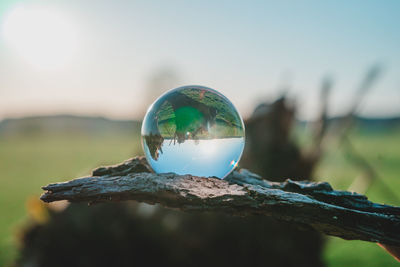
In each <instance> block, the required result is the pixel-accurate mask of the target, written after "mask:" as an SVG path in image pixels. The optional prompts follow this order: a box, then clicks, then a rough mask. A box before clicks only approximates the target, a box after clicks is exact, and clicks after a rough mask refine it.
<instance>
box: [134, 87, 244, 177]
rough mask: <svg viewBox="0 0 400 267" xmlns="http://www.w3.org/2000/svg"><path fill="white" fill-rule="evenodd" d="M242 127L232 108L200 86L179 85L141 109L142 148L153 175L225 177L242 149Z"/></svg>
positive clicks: (239, 118)
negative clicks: (143, 113)
mask: <svg viewBox="0 0 400 267" xmlns="http://www.w3.org/2000/svg"><path fill="white" fill-rule="evenodd" d="M244 142H245V139H244V125H243V120H242V118H241V117H240V115H239V113H238V112H237V110H236V109H235V107H234V106H233V105H232V103H231V102H230V101H229V100H228V99H227V98H226V97H225V96H223V95H222V94H221V93H219V92H217V91H215V90H213V89H210V88H207V87H203V86H192V85H190V86H183V87H179V88H176V89H173V90H170V91H168V92H166V93H164V94H163V95H162V96H160V97H159V98H158V99H157V100H156V101H155V102H154V103H153V104H152V105H151V106H150V107H149V109H148V110H147V113H146V116H145V117H144V120H143V124H142V145H143V150H144V153H145V155H146V158H147V161H148V162H149V164H150V166H151V167H152V168H153V170H154V171H155V172H156V173H166V172H174V173H177V174H182V175H183V174H191V175H195V176H204V177H218V178H221V179H223V178H225V177H226V176H227V175H228V174H229V173H230V172H231V171H232V170H233V169H234V168H235V167H236V166H237V163H238V161H239V159H240V157H241V155H242V152H243V148H244Z"/></svg>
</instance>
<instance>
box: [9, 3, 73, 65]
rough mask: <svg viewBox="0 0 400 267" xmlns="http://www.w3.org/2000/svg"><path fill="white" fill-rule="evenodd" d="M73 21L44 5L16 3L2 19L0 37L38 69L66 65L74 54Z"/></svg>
mask: <svg viewBox="0 0 400 267" xmlns="http://www.w3.org/2000/svg"><path fill="white" fill-rule="evenodd" d="M74 26H75V25H74V23H73V21H71V20H69V19H68V18H67V17H65V16H64V14H62V13H60V12H58V10H54V9H51V8H46V7H34V6H18V7H16V8H14V9H12V10H11V11H10V12H9V13H8V14H7V15H6V16H5V19H4V21H3V29H2V30H3V36H4V39H5V41H6V43H7V45H9V46H10V47H11V48H13V49H14V50H15V51H16V52H17V53H18V54H19V55H20V56H21V57H22V58H23V59H24V60H25V61H27V62H28V63H29V64H31V65H33V66H35V67H37V68H40V69H57V68H60V67H64V66H66V65H67V64H68V63H70V62H71V60H72V59H73V57H74V55H75V54H76V50H77V44H78V38H77V31H76V30H77V29H76V27H74Z"/></svg>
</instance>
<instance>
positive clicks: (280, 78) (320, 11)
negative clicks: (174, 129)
mask: <svg viewBox="0 0 400 267" xmlns="http://www.w3.org/2000/svg"><path fill="white" fill-rule="evenodd" d="M399 14H400V1H396V0H393V1H389V0H386V1H378V0H376V1H368V0H367V1H361V0H360V1H317V0H316V1H305V0H304V1H294V0H293V1H204V0H203V1H128V0H127V1H123V0H119V1H117V0H114V1H105V0H104V1H101V0H93V1H85V0H59V1H57V0H53V1H39V0H31V1H5V0H1V2H0V119H2V118H5V117H16V116H26V115H39V114H40V115H43V114H60V113H70V114H84V115H100V116H106V117H110V118H118V119H140V116H142V113H140V111H141V110H142V109H143V108H145V106H147V104H148V103H147V100H148V93H147V92H146V89H147V88H148V84H149V79H150V78H151V77H152V75H153V74H154V73H155V72H157V71H159V70H161V69H164V68H172V69H173V70H174V71H175V72H176V73H177V75H178V77H179V79H178V80H177V82H176V84H175V83H173V84H172V85H171V86H172V87H173V86H176V87H177V86H181V85H185V84H198V85H205V86H208V87H211V88H213V89H216V90H218V91H220V92H221V93H223V94H225V95H226V96H227V97H228V98H229V99H230V100H231V101H232V102H233V103H234V105H235V106H236V107H237V108H238V110H239V111H240V112H241V113H242V115H243V116H247V115H248V114H250V113H251V111H252V109H253V108H254V106H255V105H256V104H257V103H259V102H260V101H262V100H268V99H272V98H274V97H276V96H278V95H279V94H280V92H281V88H282V86H283V85H285V84H287V85H288V86H290V90H289V95H290V96H291V97H292V98H295V99H296V103H297V105H298V110H299V117H300V118H302V119H309V118H313V117H314V116H315V115H316V114H317V108H318V89H319V87H320V84H321V80H322V78H323V77H324V76H325V75H327V74H329V75H331V76H332V77H333V78H334V80H335V86H334V90H333V92H332V97H331V99H330V104H331V106H330V113H331V114H332V115H337V114H340V113H343V112H345V111H346V110H347V109H348V108H349V103H350V100H351V97H352V95H353V93H354V92H355V90H356V89H357V86H358V85H359V83H360V82H361V79H362V77H363V75H364V73H365V72H366V71H367V69H368V68H369V67H370V66H371V65H372V64H374V63H377V62H378V63H381V64H382V65H383V66H384V73H383V75H382V77H381V78H380V79H379V81H378V82H377V83H376V86H374V88H373V89H372V90H371V92H370V93H369V94H368V96H367V98H366V99H365V102H364V103H363V105H362V106H361V108H360V114H362V115H366V116H375V117H376V116H396V115H400V15H399ZM168 89H172V88H165V90H168Z"/></svg>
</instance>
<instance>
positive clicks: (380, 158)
mask: <svg viewBox="0 0 400 267" xmlns="http://www.w3.org/2000/svg"><path fill="white" fill-rule="evenodd" d="M351 140H353V141H354V142H353V143H354V146H355V148H356V149H357V150H358V151H359V152H360V153H362V154H363V155H364V156H365V157H366V158H367V159H368V160H369V161H370V162H371V163H372V164H373V166H374V167H375V168H376V169H377V170H378V173H379V175H380V177H381V178H382V181H383V182H384V183H385V184H386V185H389V186H390V188H391V190H392V191H394V192H395V193H397V192H399V191H400V180H399V179H398V177H397V174H398V173H400V164H399V163H400V150H399V149H397V146H396V145H397V144H399V143H400V129H396V130H392V131H390V132H375V133H368V132H363V131H356V132H354V133H353V134H352V138H351ZM138 141H139V140H138V138H137V137H135V136H134V135H133V134H132V135H128V134H121V133H118V134H114V135H111V134H110V135H103V136H97V137H89V136H86V135H79V134H73V135H61V134H57V135H55V134H54V135H49V136H36V137H35V136H33V137H27V136H15V137H8V138H0V211H1V217H0V266H4V265H6V264H7V263H10V262H11V261H12V259H13V258H14V257H15V256H16V253H17V252H16V251H17V250H16V244H15V241H14V236H15V235H16V233H17V231H18V228H19V227H20V226H21V225H22V224H23V223H24V221H25V219H26V209H25V203H26V200H27V198H29V197H31V196H34V197H38V196H39V195H40V194H41V189H40V187H41V186H43V185H45V184H47V183H50V182H55V181H62V180H66V179H69V178H71V177H77V176H81V175H85V174H88V173H89V172H90V170H91V169H93V168H95V167H97V166H99V165H102V164H114V163H118V162H121V161H123V160H125V159H127V158H129V157H131V156H133V155H136V154H137V153H138V151H139V152H141V150H140V146H139V142H138ZM331 147H332V148H333V149H331V150H330V151H329V153H327V156H326V157H325V158H324V160H323V161H322V162H321V164H320V166H319V168H318V170H317V171H316V177H320V179H321V180H324V181H328V182H330V183H331V184H332V185H333V187H334V188H335V189H343V190H345V189H347V187H348V186H349V185H350V184H351V182H352V181H353V179H354V177H356V176H357V175H358V174H359V173H360V170H359V169H357V168H356V167H354V166H353V165H352V164H350V163H349V160H348V159H349V158H348V157H349V155H347V154H346V152H345V151H344V150H343V149H340V148H335V145H334V144H333V145H332V146H331ZM367 195H368V196H369V198H370V199H371V200H373V201H377V202H387V203H390V204H395V205H400V203H398V202H396V199H393V198H391V197H390V196H388V194H387V192H386V191H385V187H384V186H383V185H382V182H379V181H377V182H375V183H374V184H373V185H372V186H371V188H370V189H369V190H368V192H367ZM324 258H325V260H326V262H327V265H328V266H356V265H362V266H364V267H365V266H395V264H396V262H395V260H393V259H392V258H391V257H390V256H389V255H388V254H387V253H386V252H384V251H383V250H382V249H381V248H380V247H378V246H377V245H376V244H373V243H368V242H361V241H345V240H341V239H339V238H329V239H328V243H327V246H326V250H325V253H324Z"/></svg>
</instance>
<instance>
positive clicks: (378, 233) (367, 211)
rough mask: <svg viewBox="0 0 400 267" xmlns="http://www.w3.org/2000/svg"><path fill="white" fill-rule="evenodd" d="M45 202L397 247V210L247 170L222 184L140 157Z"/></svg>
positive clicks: (56, 190)
mask: <svg viewBox="0 0 400 267" xmlns="http://www.w3.org/2000/svg"><path fill="white" fill-rule="evenodd" d="M43 190H45V193H44V194H43V195H42V196H41V199H42V200H43V201H45V202H52V201H57V200H69V201H71V202H89V203H95V202H104V201H122V200H137V201H141V202H146V203H150V204H154V203H159V204H160V205H162V206H165V207H170V208H177V209H180V210H184V211H196V212H203V211H220V212H225V213H228V214H231V215H238V216H246V215H250V214H259V215H265V216H272V217H274V218H276V219H279V220H284V221H288V222H291V223H293V224H296V225H298V226H299V227H301V228H304V227H306V228H309V227H311V228H313V229H315V230H317V231H320V232H322V233H325V234H327V235H332V236H338V237H341V238H344V239H349V240H364V241H371V242H379V243H384V244H387V245H392V246H400V207H393V206H388V205H382V204H376V203H373V202H371V201H369V200H368V199H367V197H365V196H363V195H359V194H356V193H351V192H347V191H335V190H333V189H332V187H331V186H330V185H329V184H328V183H324V182H319V183H315V182H307V181H301V182H294V181H291V180H286V181H285V182H282V183H277V182H269V181H267V180H264V179H262V178H261V177H259V176H258V175H256V174H253V173H251V172H249V171H247V170H245V169H242V170H241V171H239V172H236V171H235V172H233V173H232V174H231V175H229V176H228V177H227V178H226V179H224V180H221V179H217V178H205V177H196V176H191V175H177V174H174V173H166V174H156V173H153V172H151V169H150V168H149V166H148V165H147V163H146V160H145V159H144V158H142V157H136V158H133V159H130V160H128V161H125V162H123V163H122V164H119V165H115V166H110V167H101V168H98V169H96V170H94V171H93V174H92V176H89V177H84V178H78V179H74V180H71V181H68V182H63V183H54V184H49V185H47V186H44V187H43Z"/></svg>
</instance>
